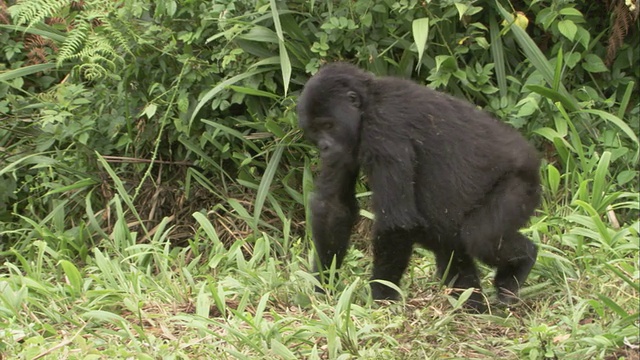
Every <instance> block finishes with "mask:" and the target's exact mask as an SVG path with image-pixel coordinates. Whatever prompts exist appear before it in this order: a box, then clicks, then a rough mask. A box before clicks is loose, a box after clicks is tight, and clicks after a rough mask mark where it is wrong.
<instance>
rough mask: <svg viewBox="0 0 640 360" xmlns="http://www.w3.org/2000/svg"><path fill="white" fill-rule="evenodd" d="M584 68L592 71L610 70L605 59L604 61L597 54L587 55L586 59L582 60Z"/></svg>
mask: <svg viewBox="0 0 640 360" xmlns="http://www.w3.org/2000/svg"><path fill="white" fill-rule="evenodd" d="M582 68H584V69H585V70H587V71H588V72H590V73H599V72H607V71H609V69H607V66H606V65H605V64H604V61H602V59H600V57H599V56H598V55H595V54H587V55H585V57H584V61H583V62H582Z"/></svg>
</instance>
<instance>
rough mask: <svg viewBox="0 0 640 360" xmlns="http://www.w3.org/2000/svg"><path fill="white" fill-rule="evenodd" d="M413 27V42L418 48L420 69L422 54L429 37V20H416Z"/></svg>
mask: <svg viewBox="0 0 640 360" xmlns="http://www.w3.org/2000/svg"><path fill="white" fill-rule="evenodd" d="M411 26H412V29H413V41H414V42H415V44H416V48H418V67H420V64H421V63H422V54H423V53H424V49H425V45H426V44H427V38H428V37H429V18H422V19H415V20H413V23H412V24H411Z"/></svg>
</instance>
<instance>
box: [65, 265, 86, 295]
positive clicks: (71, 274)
mask: <svg viewBox="0 0 640 360" xmlns="http://www.w3.org/2000/svg"><path fill="white" fill-rule="evenodd" d="M60 266H62V270H63V271H64V275H65V276H66V277H67V281H69V285H70V286H71V288H72V289H73V292H74V293H76V294H79V293H81V292H82V275H80V271H78V268H77V267H76V266H75V265H74V264H73V263H71V262H70V261H68V260H60Z"/></svg>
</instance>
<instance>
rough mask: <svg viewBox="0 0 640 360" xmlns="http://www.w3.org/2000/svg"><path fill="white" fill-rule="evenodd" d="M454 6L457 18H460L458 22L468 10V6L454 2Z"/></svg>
mask: <svg viewBox="0 0 640 360" xmlns="http://www.w3.org/2000/svg"><path fill="white" fill-rule="evenodd" d="M454 5H455V6H456V9H457V10H458V16H459V17H460V18H459V20H462V17H463V16H464V13H466V12H467V9H469V5H467V4H462V3H459V2H456V3H455V4H454Z"/></svg>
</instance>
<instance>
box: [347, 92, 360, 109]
mask: <svg viewBox="0 0 640 360" xmlns="http://www.w3.org/2000/svg"><path fill="white" fill-rule="evenodd" d="M347 97H349V101H351V104H352V105H353V106H355V107H357V108H358V109H359V108H360V105H362V104H361V103H360V97H359V96H358V94H357V93H356V92H355V91H347Z"/></svg>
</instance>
